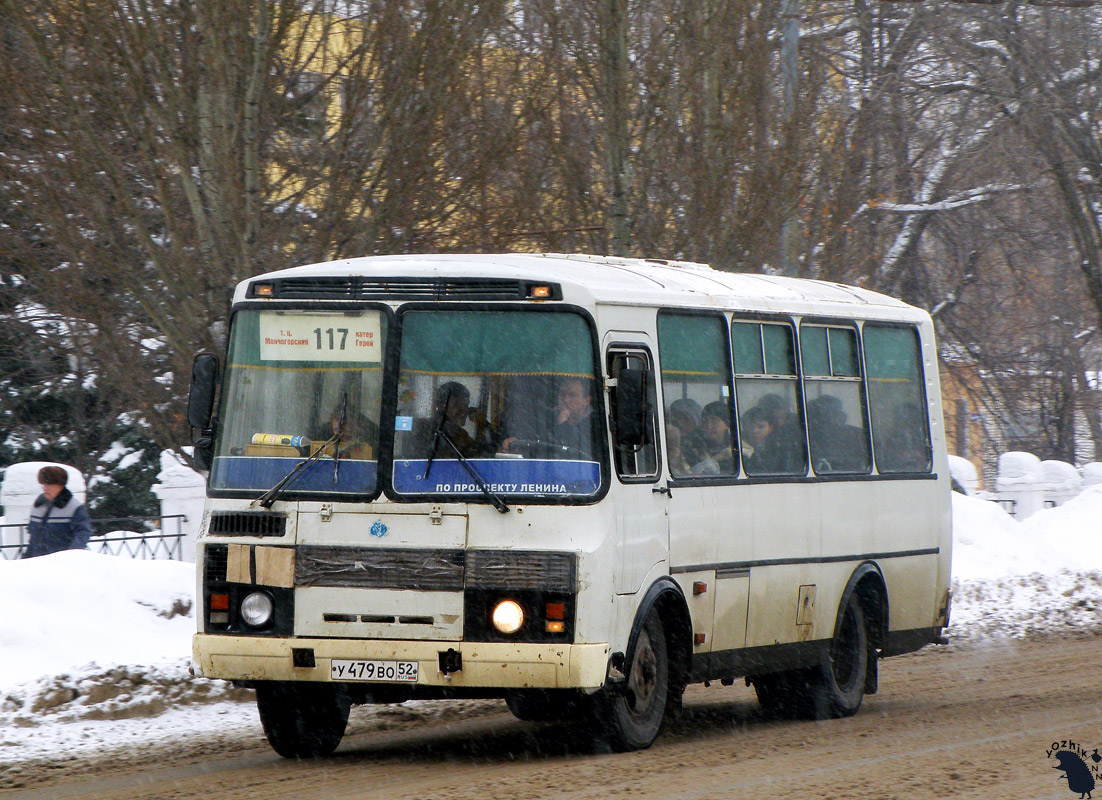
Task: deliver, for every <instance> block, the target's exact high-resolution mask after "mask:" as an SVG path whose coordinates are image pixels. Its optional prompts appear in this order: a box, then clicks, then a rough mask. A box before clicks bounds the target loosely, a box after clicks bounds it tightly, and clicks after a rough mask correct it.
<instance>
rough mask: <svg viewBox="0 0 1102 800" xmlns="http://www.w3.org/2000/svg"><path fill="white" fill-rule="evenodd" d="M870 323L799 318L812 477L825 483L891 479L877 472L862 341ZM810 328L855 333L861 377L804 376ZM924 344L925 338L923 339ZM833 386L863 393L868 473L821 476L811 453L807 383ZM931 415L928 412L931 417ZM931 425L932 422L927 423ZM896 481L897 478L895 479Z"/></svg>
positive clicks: (799, 366)
mask: <svg viewBox="0 0 1102 800" xmlns="http://www.w3.org/2000/svg"><path fill="white" fill-rule="evenodd" d="M867 321H870V320H864V319H855V318H852V317H844V318H838V317H824V316H819V315H815V316H806V317H797V318H796V331H797V334H798V336H797V344H798V352H797V362H796V368H797V369H798V370H799V372H800V388H801V395H802V397H801V402H802V403H803V407H804V433H805V434H806V435H807V447H808V449H807V457H808V462H809V472H808V474H809V476H810V477H811V478H813V479H816V480H821V481H844V480H863V479H869V478H881V477H887V476H881V475H880V473H879V472H877V469H876V451H875V450H874V449H873V442H872V417H871V413H870V409H869V392H868V376H867V375H866V370H865V341H864V338H863V337H862V335H861V333H862V326H863V325H864V323H865V322H867ZM804 325H810V326H812V327H820V328H843V329H846V330H851V331H853V333H854V345H855V347H856V355H857V375H855V376H854V375H837V376H836V375H811V376H808V375H807V374H806V373H805V372H804V361H803V326H804ZM919 341H921V338H920V339H919ZM827 359H828V361H827V363H828V364H830V363H831V360H832V355H831V352H830V338H829V334H828V335H827ZM809 378H810V380H811V381H812V382H816V383H817V382H829V381H838V382H840V383H856V384H857V385H858V387H859V390H860V407H861V410H862V412H863V414H864V417H865V418H864V432H865V443H866V444H867V445H868V453H869V466H868V469H867V470H865V471H864V472H827V473H823V474H819V472H818V471H817V470H816V469H815V459H814V456H813V455H812V453H811V426H810V425H809V424H808V421H807V382H808V380H809ZM928 413H929V412H927V415H928ZM927 425H929V421H928V420H927ZM893 477H894V476H893Z"/></svg>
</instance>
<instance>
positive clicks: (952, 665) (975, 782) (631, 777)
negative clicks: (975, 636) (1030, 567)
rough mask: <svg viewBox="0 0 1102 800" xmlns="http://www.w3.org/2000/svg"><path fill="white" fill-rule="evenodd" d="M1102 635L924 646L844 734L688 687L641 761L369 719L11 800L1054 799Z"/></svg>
mask: <svg viewBox="0 0 1102 800" xmlns="http://www.w3.org/2000/svg"><path fill="white" fill-rule="evenodd" d="M1100 662H1102V637H1094V636H1080V637H1076V636H1068V635H1065V636H1059V637H1057V636H1046V637H1043V638H1040V639H1036V640H1031V641H1017V642H1005V643H1000V644H994V643H973V644H968V645H952V646H950V647H946V648H932V649H927V650H926V651H923V652H920V653H918V654H914V655H910V656H903V657H900V658H895V659H889V660H887V661H885V662H883V663H882V667H881V690H880V692H879V693H878V694H876V695H874V696H871V697H867V698H866V701H865V706H864V707H863V708H862V709H861V711H860V713H859V714H858V715H857V716H856V717H854V718H851V719H844V720H832V721H827V722H774V721H767V720H765V719H763V718H762V717H761V716H760V712H759V710H758V706H757V704H756V702H755V701H754V697H753V693H752V692H751V691H750V690H748V689H745V688H744V687H742V686H741V685H737V686H735V687H732V688H723V687H720V686H718V685H717V686H713V687H711V688H704V687H699V686H697V687H691V688H690V690H689V692H688V693H687V695H686V709H685V714H684V716H683V717H682V719H681V721H680V722H679V723H677V724H676V725H674V726H673V727H672V728H671V729H670V730H669V731H667V732H666V733H664V734H663V735H662V736H661V737H660V738H659V739H658V741H657V742H656V743H655V745H654V747H653V748H651V749H650V750H647V751H644V752H639V753H629V754H624V755H606V754H601V753H599V752H595V747H594V743H593V742H592V741H587V740H586V738H585V737H584V735H582V734H580V733H579V732H578V731H576V730H573V729H570V728H567V727H560V726H544V727H539V726H536V725H531V724H526V723H521V722H517V721H516V720H514V719H513V718H512V717H511V716H509V715H508V712H507V711H506V710H505V708H504V706H503V705H502V704H496V703H482V704H472V705H470V706H468V707H467V708H466V709H464V710H462V711H458V712H457V713H456V714H455V716H454V717H452V718H450V719H448V718H444V719H441V718H431V719H430V718H427V717H425V716H423V715H415V714H409V715H406V716H403V715H400V714H398V715H394V716H378V715H372V716H370V717H368V718H365V721H363V722H361V723H354V727H353V729H352V730H351V731H350V733H351V735H350V736H348V737H347V738H346V739H345V742H344V743H343V744H342V745H341V747H340V749H339V750H338V752H337V754H336V756H334V757H333V758H331V759H328V760H323V761H318V762H289V761H284V760H283V759H280V758H279V757H278V756H276V755H275V754H274V753H272V752H271V751H270V750H268V749H267V747H266V745H265V744H264V743H263V741H262V740H261V739H260V738H259V737H257V736H255V735H254V736H250V737H244V740H242V739H240V738H239V739H237V740H236V742H235V744H233V745H230V744H228V743H226V742H220V741H219V737H218V735H217V732H214V731H212V732H211V735H210V737H209V738H208V737H201V738H200V739H190V740H185V741H179V742H176V743H174V744H172V745H164V744H162V745H158V746H156V747H152V748H148V749H146V750H145V751H144V754H143V757H142V758H122V757H121V756H116V757H113V758H110V759H105V760H102V761H96V760H88V761H82V762H79V763H74V764H71V765H69V766H68V767H59V768H58V770H57V773H58V774H56V776H55V777H53V778H50V779H49V782H48V783H46V784H39V785H38V786H37V787H35V788H28V789H26V790H23V791H20V790H16V791H14V792H11V793H10V794H8V793H4V796H5V797H11V798H20V800H24V799H26V800H29V799H30V798H34V799H35V800H46V798H50V800H63V799H64V798H72V799H78V798H79V799H83V800H91V799H92V798H95V800H123V799H124V798H125V799H126V800H162V799H164V800H167V798H174V799H178V800H187V799H188V798H202V799H203V800H210V798H219V800H245V798H248V799H249V800H255V799H256V798H266V799H267V800H281V799H283V798H286V799H287V800H291V799H292V798H293V799H294V800H301V798H304V797H317V798H326V800H353V798H355V800H361V798H370V797H386V798H418V800H427V799H428V798H445V797H446V798H448V799H449V800H464V799H465V798H470V799H471V800H474V799H475V798H477V800H497V799H498V798H500V799H501V800H505V799H506V798H508V800H515V799H516V798H524V797H533V796H544V797H556V798H577V799H578V800H592V798H594V797H600V798H602V799H604V798H609V799H610V800H615V798H626V797H630V798H655V799H661V800H666V799H667V798H668V799H669V800H675V798H676V799H677V800H697V799H698V798H699V799H700V800H704V799H705V798H731V797H750V798H754V797H762V798H765V797H768V798H771V799H773V798H776V799H778V800H779V799H781V798H792V799H793V800H796V799H797V798H798V799H799V800H806V798H853V797H862V798H892V797H901V798H910V797H916V798H917V797H948V796H952V797H955V798H969V797H975V798H991V797H1004V798H1048V797H1051V798H1065V797H1073V796H1075V795H1072V794H1070V793H1069V790H1068V784H1067V781H1066V780H1060V775H1061V773H1060V772H1059V771H1057V770H1055V769H1053V768H1052V766H1053V764H1054V763H1055V762H1054V761H1053V760H1052V759H1051V758H1049V757H1048V756H1047V755H1046V751H1047V750H1048V749H1049V748H1050V745H1051V743H1052V742H1053V741H1058V740H1072V741H1076V742H1078V743H1080V744H1082V745H1083V746H1084V747H1085V748H1086V749H1087V752H1088V753H1089V752H1090V750H1091V749H1092V748H1094V747H1096V746H1099V745H1102V691H1100V685H1099V681H1098V677H1097V676H1098V672H1097V666H1098V664H1099V663H1100Z"/></svg>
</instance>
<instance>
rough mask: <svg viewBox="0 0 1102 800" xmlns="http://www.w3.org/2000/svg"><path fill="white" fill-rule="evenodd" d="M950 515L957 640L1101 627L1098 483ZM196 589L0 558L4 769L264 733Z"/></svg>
mask: <svg viewBox="0 0 1102 800" xmlns="http://www.w3.org/2000/svg"><path fill="white" fill-rule="evenodd" d="M953 513H954V553H953V595H954V600H953V617H952V626H951V628H950V630H949V635H950V638H951V639H952V640H953V641H955V642H959V643H962V644H964V645H965V646H967V645H968V644H971V643H973V642H975V641H978V640H982V639H992V638H1003V637H1021V636H1031V635H1035V634H1041V633H1047V632H1053V631H1071V630H1077V629H1078V630H1083V629H1091V628H1096V627H1098V626H1099V609H1102V486H1096V487H1091V488H1089V489H1087V490H1086V491H1084V492H1083V493H1082V494H1081V495H1080V496H1079V497H1077V498H1076V499H1074V500H1072V501H1071V502H1069V503H1067V504H1066V505H1064V506H1061V507H1060V508H1055V509H1049V510H1045V511H1041V512H1038V513H1036V514H1034V515H1033V516H1032V517H1030V518H1029V519H1027V520H1025V521H1024V522H1016V521H1015V520H1013V519H1012V518H1011V517H1009V516H1007V515H1006V514H1005V513H1004V512H1003V511H1001V510H1000V509H999V507H998V506H997V505H995V504H994V503H990V502H987V501H984V500H978V499H973V498H969V497H964V496H963V495H959V494H955V493H954V495H953ZM194 591H195V569H194V565H192V564H184V563H179V562H170V561H134V560H131V559H127V558H118V557H113V556H104V555H96V554H93V553H90V552H66V553H59V554H56V555H52V556H46V557H44V558H38V559H31V560H28V561H0V765H5V764H6V765H8V766H7V769H9V770H10V769H13V768H14V769H18V768H19V767H18V765H19V763H21V762H27V761H33V760H37V759H41V758H52V757H54V756H56V755H58V754H59V753H65V754H66V755H67V756H69V757H74V758H79V757H80V756H81V755H83V754H86V753H87V754H91V753H96V754H99V755H103V754H105V753H106V752H107V751H109V750H111V749H114V748H133V747H134V745H135V744H139V743H140V744H147V743H152V742H163V741H168V740H172V739H177V738H180V737H192V736H196V735H202V734H203V733H204V732H209V731H213V730H217V731H219V733H220V734H227V733H230V734H232V733H233V732H234V731H240V732H241V733H243V734H244V733H248V734H250V735H253V736H256V735H258V734H259V731H260V723H259V721H258V719H257V716H256V710H255V707H254V706H253V704H252V703H251V702H243V701H248V700H249V699H250V693H248V692H244V691H239V690H234V689H233V688H232V687H230V686H229V685H228V684H226V683H224V682H221V681H209V680H205V679H202V678H195V677H193V676H192V675H191V673H190V671H189V664H190V652H191V634H192V632H193V631H194V628H195V621H194V616H193V615H194ZM439 706H440V704H438V703H422V704H417V703H409V704H406V706H405V708H404V709H403V711H402V713H403V714H420V713H423V714H426V715H427V714H436V713H439V711H438V709H439ZM356 713H357V714H360V715H364V714H367V715H371V714H388V713H393V711H390V712H388V711H387V710H385V709H374V708H367V709H360V710H357V712H356ZM13 765H14V766H13Z"/></svg>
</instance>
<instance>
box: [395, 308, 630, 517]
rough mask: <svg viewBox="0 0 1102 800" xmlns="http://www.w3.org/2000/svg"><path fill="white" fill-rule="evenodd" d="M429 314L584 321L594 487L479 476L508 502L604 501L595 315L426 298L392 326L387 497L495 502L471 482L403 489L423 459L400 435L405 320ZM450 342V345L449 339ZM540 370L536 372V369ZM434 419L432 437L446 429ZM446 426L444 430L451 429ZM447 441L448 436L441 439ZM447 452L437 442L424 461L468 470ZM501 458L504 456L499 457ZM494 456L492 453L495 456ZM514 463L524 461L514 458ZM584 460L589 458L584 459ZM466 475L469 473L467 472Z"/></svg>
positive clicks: (604, 436) (603, 414)
mask: <svg viewBox="0 0 1102 800" xmlns="http://www.w3.org/2000/svg"><path fill="white" fill-rule="evenodd" d="M424 312H438V313H453V312H466V313H484V312H499V313H502V312H503V313H528V314H533V313H534V314H560V315H570V316H572V317H575V318H577V319H578V320H580V322H581V323H582V325H583V326H584V330H585V336H586V337H587V338H588V342H589V345H588V347H587V351H586V352H585V353H584V355H579V358H584V360H585V362H586V364H587V368H588V369H589V370H591V372H587V375H592V388H591V405H592V414H593V417H594V421H593V426H594V427H593V440H592V446H593V451H592V453H591V454H590V457H591V459H592V461H591V463H593V464H594V465H596V467H597V469H598V474H597V475H596V476H594V477H595V482H594V488H593V490H592V491H591V492H588V493H584V494H583V493H570V492H567V493H545V492H539V491H524V492H521V491H515V490H510V489H509V488H508V485H509V484H505V485H504V486H503V485H501V482H499V481H497V480H495V479H494V478H495V476H494V475H492V474H482V473H481V472H480V473H479V474H480V477H481V478H482V479H483V480H485V482H486V484H487V485H488V486H489V487H490V488H491V489H492V491H493V493H494V494H495V495H498V496H499V497H500V498H501V499H503V500H504V501H505V502H507V503H509V504H519V505H590V504H593V503H596V502H598V501H600V500H601V499H602V498H603V497H604V496H605V495H606V494H607V493H608V490H609V483H610V470H609V455H608V433H607V422H606V420H607V410H606V402H605V396H604V395H605V392H604V375H603V371H602V367H601V362H600V349H599V345H598V336H597V326H596V324H595V322H594V320H593V317H592V315H591V314H590V313H589V312H588V311H587V310H586V309H584V308H582V307H579V306H575V305H571V304H564V303H554V304H524V303H424V302H412V303H406V304H403V305H402V306H400V307H399V308H398V309H397V313H396V320H395V322H394V327H392V328H391V329H390V334H389V341H388V344H389V346H390V353H391V356H390V360H389V361H388V368H389V369H388V371H387V377H388V382H387V384H386V386H385V387H384V392H386V393H387V394H386V395H385V396H384V398H383V407H384V413H389V414H392V415H393V417H392V418H393V419H394V421H395V424H394V425H393V426H387V427H388V428H394V429H398V430H387V432H386V436H385V441H386V447H385V451H384V452H385V456H386V460H385V462H384V463H381V464H380V472H381V474H380V482H381V483H382V484H383V490H384V493H385V495H386V497H387V498H388V499H390V500H392V501H394V502H398V503H423V502H433V503H441V502H459V503H476V504H491V503H492V500H491V498H490V497H488V496H487V494H486V493H484V492H482V491H480V490H478V489H477V488H474V487H472V486H468V487H467V490H466V491H462V492H449V491H431V492H412V491H400V490H399V489H400V485H401V483H402V482H403V481H404V480H408V475H407V476H406V478H403V472H402V470H403V467H404V468H405V469H406V471H407V472H408V470H409V462H411V461H414V460H419V459H414V458H411V457H410V451H408V445H406V444H404V443H403V441H402V440H401V436H400V434H403V432H404V431H408V430H409V429H408V428H401V427H400V426H402V424H403V423H402V421H401V420H402V419H403V409H404V406H403V401H402V399H401V398H400V397H399V395H400V393H401V392H402V389H401V387H400V385H399V384H400V379H401V371H402V364H401V359H402V353H403V344H404V341H403V339H404V336H405V327H406V324H405V320H406V317H407V315H409V314H415V313H424ZM449 346H451V343H449ZM532 374H536V373H532ZM428 417H433V419H431V420H430V423H431V422H432V421H435V423H437V424H428V427H429V428H431V429H432V430H430V431H429V435H430V436H432V434H433V433H435V429H436V428H443V426H441V425H440V424H439V423H440V422H441V418H440V417H439V416H435V417H434V415H428ZM425 419H427V417H422V418H421V419H419V420H418V421H420V422H423V423H424V422H425ZM406 420H407V422H406V424H410V425H411V424H412V423H413V420H412V419H409V418H408V417H406ZM446 432H447V431H446V429H444V430H442V431H441V433H442V434H443V433H446ZM439 438H440V439H441V440H443V436H441V437H439ZM446 450H450V447H449V446H448V445H447V443H446V441H441V442H440V443H439V444H438V445H436V446H435V448H433V447H426V453H425V459H424V460H426V461H427V456H428V455H429V453H430V452H433V453H435V454H436V455H435V456H434V458H433V466H431V470H432V471H433V472H435V470H437V469H438V466H436V465H437V464H439V463H440V461H442V460H443V461H450V464H449V465H448V466H449V468H451V469H452V470H453V471H458V470H464V469H465V468H464V467H463V466H462V465H461V464H460V462H459V461H458V460H457V459H455V456H454V455H451V456H449V455H441V453H444V452H445V451H446ZM499 457H500V456H499ZM491 458H492V456H491ZM468 461H469V465H472V466H473V467H474V469H475V470H478V469H479V467H480V465H481V466H482V467H483V471H485V465H486V464H487V461H488V459H468ZM513 463H514V464H516V463H519V462H513ZM583 463H584V462H583ZM424 466H425V465H424V464H423V463H422V464H420V465H419V467H418V468H420V469H421V470H423V469H424ZM463 474H464V475H466V474H467V473H466V472H465V471H464V473H463ZM396 480H397V481H398V483H399V486H396V485H395V481H396ZM468 483H471V484H473V483H474V481H473V480H470V481H468Z"/></svg>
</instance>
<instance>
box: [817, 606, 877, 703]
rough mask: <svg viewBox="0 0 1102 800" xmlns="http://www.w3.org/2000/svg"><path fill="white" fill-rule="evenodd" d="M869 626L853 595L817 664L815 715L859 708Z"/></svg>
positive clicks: (866, 670)
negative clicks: (822, 657) (822, 660)
mask: <svg viewBox="0 0 1102 800" xmlns="http://www.w3.org/2000/svg"><path fill="white" fill-rule="evenodd" d="M869 649H870V648H869V630H868V623H867V622H866V620H865V612H864V609H862V608H861V603H860V602H858V599H857V595H856V594H853V595H850V598H849V599H848V600H847V601H846V605H845V607H844V608H843V609H842V612H841V616H840V620H839V625H838V631H837V633H835V635H834V639H833V640H832V641H831V643H830V650H829V651H828V653H827V657H826V659H825V661H824V662H823V663H822V664H820V666H819V669H818V674H817V675H816V682H815V683H816V685H815V692H814V695H815V716H816V718H817V719H827V718H832V717H852V716H853V715H854V714H856V713H857V710H858V709H859V708H861V700H862V699H863V698H864V696H865V680H866V677H867V676H868V670H869Z"/></svg>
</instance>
